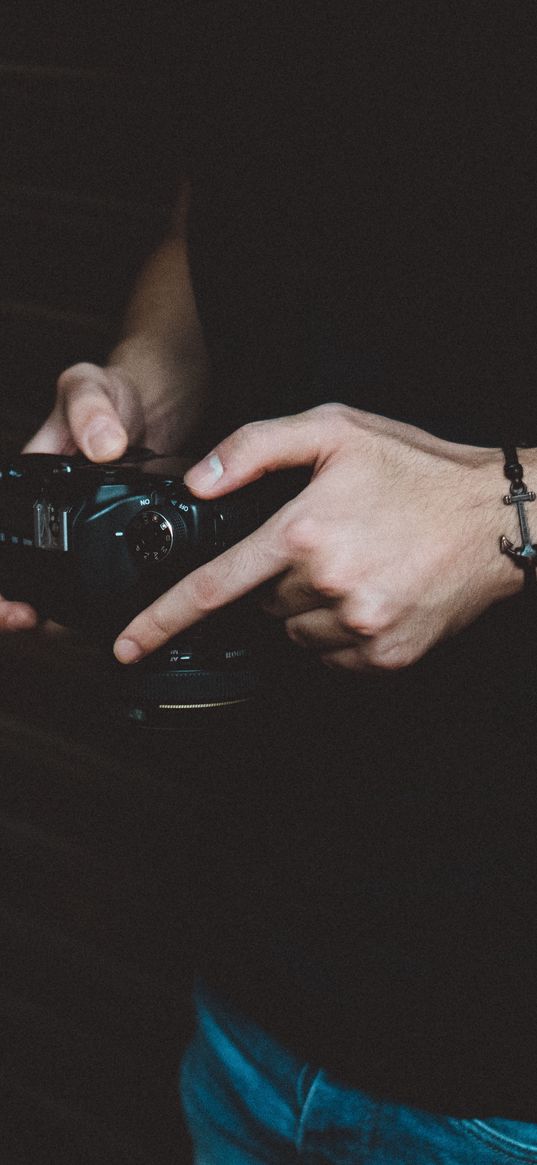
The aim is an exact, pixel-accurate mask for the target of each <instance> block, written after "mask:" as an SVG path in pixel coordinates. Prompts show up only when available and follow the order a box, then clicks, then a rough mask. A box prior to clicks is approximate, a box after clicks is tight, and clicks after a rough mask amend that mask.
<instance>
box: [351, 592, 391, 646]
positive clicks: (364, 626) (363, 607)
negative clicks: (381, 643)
mask: <svg viewBox="0 0 537 1165" xmlns="http://www.w3.org/2000/svg"><path fill="white" fill-rule="evenodd" d="M340 620H341V625H342V627H344V628H345V630H346V631H351V632H355V633H356V634H359V635H364V636H367V638H370V639H376V638H378V637H379V636H382V635H383V634H384V633H385V632H386V631H387V630H388V628H389V626H390V624H391V621H392V611H391V608H390V607H389V605H388V603H386V602H385V601H384V600H383V599H380V598H374V599H370V600H368V601H363V600H362V602H359V603H355V604H352V605H350V606H349V607H347V608H346V609H344V610H343V611H342V612H341V616H340Z"/></svg>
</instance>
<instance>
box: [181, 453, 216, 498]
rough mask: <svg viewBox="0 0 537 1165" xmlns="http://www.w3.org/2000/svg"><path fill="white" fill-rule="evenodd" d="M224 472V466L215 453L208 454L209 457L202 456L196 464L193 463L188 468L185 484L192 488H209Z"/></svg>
mask: <svg viewBox="0 0 537 1165" xmlns="http://www.w3.org/2000/svg"><path fill="white" fill-rule="evenodd" d="M223 473H224V466H223V465H222V462H221V460H220V458H219V456H218V454H217V453H212V454H210V456H209V457H204V459H203V461H200V462H199V463H198V465H194V466H193V467H192V469H189V471H188V473H187V474H186V475H185V482H186V484H187V486H188V487H189V488H190V486H193V487H194V489H201V490H205V489H211V488H212V486H213V485H216V482H217V481H220V478H221V477H222V475H223Z"/></svg>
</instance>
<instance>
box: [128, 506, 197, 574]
mask: <svg viewBox="0 0 537 1165" xmlns="http://www.w3.org/2000/svg"><path fill="white" fill-rule="evenodd" d="M127 536H128V540H129V545H130V547H131V550H132V552H133V554H135V555H136V556H137V557H139V558H141V559H142V560H143V561H144V562H147V563H149V562H162V560H163V559H164V558H167V557H168V554H169V553H170V551H171V549H172V547H173V546H174V545H175V544H176V543H181V542H186V540H187V538H188V529H187V525H186V522H185V521H184V519H183V518H181V516H180V515H179V514H176V513H174V514H173V516H171V515H170V517H165V515H164V514H161V513H160V512H159V511H158V510H144V511H143V513H141V514H138V516H137V517H136V518H134V520H133V521H132V522H131V523H130V525H129V528H128V531H127Z"/></svg>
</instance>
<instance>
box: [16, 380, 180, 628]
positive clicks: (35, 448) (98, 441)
mask: <svg viewBox="0 0 537 1165" xmlns="http://www.w3.org/2000/svg"><path fill="white" fill-rule="evenodd" d="M174 405H175V407H174ZM149 414H150V415H149ZM180 439H181V433H180V418H179V408H178V407H177V403H176V402H174V401H173V400H170V401H165V402H163V401H159V400H158V399H155V398H153V399H149V400H148V401H146V400H144V399H143V398H142V395H141V393H140V391H139V389H138V388H137V386H136V385H135V383H134V382H133V381H132V380H131V379H130V377H129V376H127V374H126V373H125V372H124V371H123V369H122V368H120V367H119V366H118V365H115V366H114V365H112V366H110V367H109V368H100V367H98V366H97V365H96V364H75V365H74V366H73V367H72V368H68V369H67V370H66V371H65V372H62V374H61V376H60V378H59V380H58V384H57V394H56V403H55V405H54V408H53V410H52V412H51V413H50V415H49V416H48V417H47V419H46V421H45V422H44V424H43V425H42V426H41V428H40V429H39V430H38V432H37V433H35V435H34V436H33V437H32V438H31V439H30V441H28V443H27V444H26V445H25V447H24V449H23V452H24V453H64V454H73V453H76V451H77V450H80V451H81V452H82V453H84V454H85V456H86V457H88V458H89V460H90V461H96V462H105V461H113V460H115V459H116V458H118V457H121V456H122V455H123V454H124V453H125V451H126V449H127V447H128V445H143V446H147V447H148V448H151V449H154V450H155V452H156V453H166V452H169V451H171V450H172V449H174V448H177V446H178V444H179V442H180ZM38 622H39V618H38V615H37V613H36V611H34V610H33V608H32V607H30V606H29V604H28V603H18V602H10V601H8V600H7V599H4V598H2V596H1V595H0V632H3V631H22V630H29V629H31V628H33V627H35V626H37V624H38Z"/></svg>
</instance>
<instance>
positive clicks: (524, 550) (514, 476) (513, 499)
mask: <svg viewBox="0 0 537 1165" xmlns="http://www.w3.org/2000/svg"><path fill="white" fill-rule="evenodd" d="M503 454H504V457H505V465H504V467H503V471H504V473H505V476H506V477H508V478H509V481H510V482H511V485H510V487H509V493H508V494H505V495H504V499H503V502H504V505H505V506H516V507H517V511H518V524H519V526H520V536H521V539H522V545H521V546H515V545H514V544H513V542H510V541H509V538H506V537H505V534H502V536H501V538H500V551H501V553H502V554H508V555H509V556H510V558H512V559H513V562H515V563H516V565H517V566H520V567H522V569H523V571H524V584H525V586H526V589H527V590H530V589H531V590H532V591H534V590H536V589H537V574H536V568H537V545H536V544H535V543H534V542H532V541H531V536H530V532H529V527H528V519H527V516H526V502H534V501H535V498H536V497H537V494H535V492H534V491H533V490H529V489H528V488H527V486H526V483H525V481H524V480H523V474H524V470H523V468H522V466H521V464H520V461H519V460H518V455H517V451H516V448H515V446H514V445H504V446H503Z"/></svg>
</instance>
